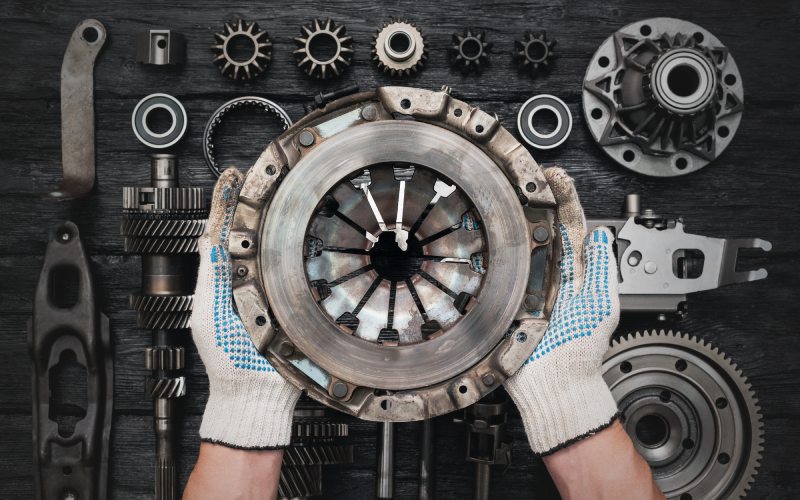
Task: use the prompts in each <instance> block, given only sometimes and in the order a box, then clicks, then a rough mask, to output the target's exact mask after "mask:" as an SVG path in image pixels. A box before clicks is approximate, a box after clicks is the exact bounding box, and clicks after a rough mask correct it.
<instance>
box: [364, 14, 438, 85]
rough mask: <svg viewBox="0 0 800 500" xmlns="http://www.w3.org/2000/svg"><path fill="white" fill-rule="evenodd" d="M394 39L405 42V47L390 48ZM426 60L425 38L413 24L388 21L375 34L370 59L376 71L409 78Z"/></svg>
mask: <svg viewBox="0 0 800 500" xmlns="http://www.w3.org/2000/svg"><path fill="white" fill-rule="evenodd" d="M396 37H402V38H404V39H405V40H406V45H405V46H401V48H400V49H397V48H395V47H393V46H392V42H393V40H395V39H397V38H396ZM427 58H428V54H427V47H425V37H424V36H423V35H422V33H421V32H420V30H419V29H418V28H417V27H416V25H415V24H414V23H409V22H407V21H399V20H397V21H390V22H385V23H383V28H381V29H380V30H378V31H376V32H375V36H374V37H373V40H372V59H373V60H374V61H375V62H376V64H377V65H378V69H380V70H382V71H383V72H384V73H389V74H390V75H392V76H409V75H411V74H413V73H416V72H417V71H419V70H420V68H422V66H423V64H425V59H427Z"/></svg>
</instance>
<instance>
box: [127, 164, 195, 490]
mask: <svg viewBox="0 0 800 500" xmlns="http://www.w3.org/2000/svg"><path fill="white" fill-rule="evenodd" d="M150 176H151V185H150V186H147V187H126V188H124V190H123V200H122V204H123V205H122V206H123V215H122V227H121V232H122V235H123V237H124V249H125V252H127V253H134V254H140V255H141V256H142V288H141V291H140V293H138V294H132V295H131V296H130V307H131V309H134V310H135V311H136V313H137V323H138V326H139V327H140V328H144V329H147V330H150V331H151V332H152V336H153V345H152V346H150V347H148V348H147V349H146V350H145V368H146V369H147V370H150V371H151V375H150V376H149V377H148V378H147V379H146V381H145V391H146V394H147V395H148V396H149V397H150V398H152V400H153V411H154V418H153V427H154V429H155V432H156V452H157V460H156V483H155V498H156V499H158V500H166V499H173V498H178V479H177V470H176V458H177V453H176V450H175V442H174V438H175V433H176V427H177V422H178V417H179V415H178V412H177V410H178V408H177V399H179V398H182V397H183V396H185V395H186V378H185V376H184V374H183V368H184V366H185V359H184V358H185V350H184V347H183V346H182V345H181V338H182V336H183V335H184V334H183V333H182V332H187V331H188V328H189V319H190V317H191V314H192V305H193V303H194V296H193V294H194V286H195V282H196V279H197V265H198V260H197V245H198V242H197V240H198V238H199V237H200V236H201V235H202V234H203V231H204V229H205V225H206V219H207V217H208V209H207V208H206V201H205V193H204V191H203V188H195V187H178V162H177V158H176V157H175V156H174V155H166V154H157V155H153V156H152V158H151V161H150Z"/></svg>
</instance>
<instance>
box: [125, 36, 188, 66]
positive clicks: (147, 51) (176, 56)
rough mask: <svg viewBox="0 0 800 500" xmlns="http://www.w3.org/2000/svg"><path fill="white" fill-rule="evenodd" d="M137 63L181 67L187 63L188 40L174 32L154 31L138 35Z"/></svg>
mask: <svg viewBox="0 0 800 500" xmlns="http://www.w3.org/2000/svg"><path fill="white" fill-rule="evenodd" d="M136 62H139V63H142V64H151V65H153V66H180V65H182V64H183V63H185V62H186V39H185V38H184V37H183V35H182V34H180V33H178V32H175V31H172V30H160V29H152V30H147V31H142V32H141V33H137V34H136Z"/></svg>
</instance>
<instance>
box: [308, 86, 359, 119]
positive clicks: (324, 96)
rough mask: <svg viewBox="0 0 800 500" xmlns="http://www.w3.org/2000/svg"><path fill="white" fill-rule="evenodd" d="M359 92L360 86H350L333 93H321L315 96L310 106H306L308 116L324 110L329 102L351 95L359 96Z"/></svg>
mask: <svg viewBox="0 0 800 500" xmlns="http://www.w3.org/2000/svg"><path fill="white" fill-rule="evenodd" d="M358 91H359V88H358V85H348V86H346V87H343V88H340V89H338V90H334V91H333V92H320V93H319V94H317V95H315V96H314V100H313V101H311V102H309V103H308V104H304V105H303V108H304V109H305V112H306V114H308V113H311V112H312V111H314V110H316V109H319V108H324V107H325V105H327V104H328V103H329V102H333V101H335V100H337V99H341V98H342V97H346V96H349V95H351V94H357V93H358Z"/></svg>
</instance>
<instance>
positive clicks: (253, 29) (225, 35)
mask: <svg viewBox="0 0 800 500" xmlns="http://www.w3.org/2000/svg"><path fill="white" fill-rule="evenodd" d="M214 38H216V41H217V43H216V44H215V45H212V46H211V50H212V51H213V52H214V54H216V57H215V58H214V64H216V65H217V67H218V68H219V71H220V73H222V74H223V75H225V76H227V77H228V78H230V79H232V80H239V81H244V80H251V79H253V78H255V77H257V76H258V75H260V74H261V73H263V72H264V71H266V70H267V67H269V63H270V61H271V60H272V40H271V39H270V37H269V34H268V33H267V32H266V31H264V30H262V29H260V28H259V27H258V23H256V22H255V21H254V22H252V23H248V22H247V21H244V20H242V19H239V20H238V21H236V26H234V25H233V24H231V23H225V27H224V29H223V31H222V33H214ZM241 38H246V39H247V40H249V42H250V43H251V44H252V47H253V52H252V54H250V56H249V57H248V58H247V59H245V60H238V59H236V58H235V57H234V56H233V55H232V54H231V53H230V51H229V45H230V44H231V42H233V41H234V40H236V39H241Z"/></svg>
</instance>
